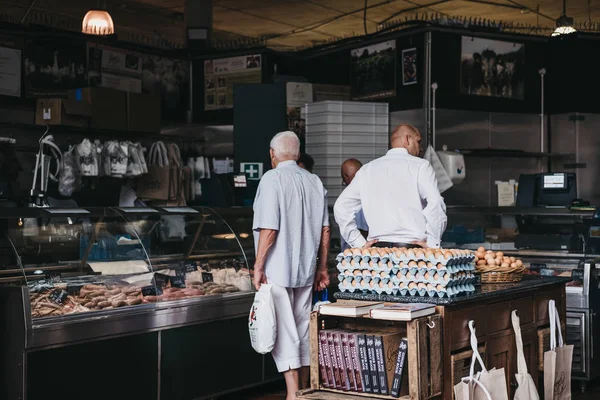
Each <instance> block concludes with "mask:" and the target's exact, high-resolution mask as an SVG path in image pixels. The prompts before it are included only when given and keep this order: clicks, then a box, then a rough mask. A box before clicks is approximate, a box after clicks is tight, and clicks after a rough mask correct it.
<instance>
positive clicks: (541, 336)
mask: <svg viewBox="0 0 600 400" xmlns="http://www.w3.org/2000/svg"><path fill="white" fill-rule="evenodd" d="M560 325H561V330H562V335H563V339H566V338H567V324H566V323H565V322H562V321H561V324H560ZM537 337H538V341H537V345H538V369H539V370H540V371H543V370H544V353H545V352H547V351H548V350H550V327H548V328H541V329H538V331H537ZM556 340H557V341H558V338H557V339H556Z"/></svg>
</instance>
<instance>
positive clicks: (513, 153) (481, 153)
mask: <svg viewBox="0 0 600 400" xmlns="http://www.w3.org/2000/svg"><path fill="white" fill-rule="evenodd" d="M457 152H458V153H460V154H462V155H464V156H465V157H493V158H546V157H548V158H561V157H563V158H566V157H574V156H575V154H574V153H537V152H529V151H521V150H501V149H468V150H457Z"/></svg>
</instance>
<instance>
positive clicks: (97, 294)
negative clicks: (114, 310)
mask: <svg viewBox="0 0 600 400" xmlns="http://www.w3.org/2000/svg"><path fill="white" fill-rule="evenodd" d="M104 293H105V292H104V291H101V290H98V291H96V292H90V293H89V294H88V295H87V297H90V298H94V297H99V296H104Z"/></svg>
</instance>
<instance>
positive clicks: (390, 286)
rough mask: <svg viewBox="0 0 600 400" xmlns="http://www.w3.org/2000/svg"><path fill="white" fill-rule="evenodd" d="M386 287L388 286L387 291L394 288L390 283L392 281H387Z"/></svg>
mask: <svg viewBox="0 0 600 400" xmlns="http://www.w3.org/2000/svg"><path fill="white" fill-rule="evenodd" d="M387 285H388V289H393V288H394V282H392V281H389V282H388V284H387Z"/></svg>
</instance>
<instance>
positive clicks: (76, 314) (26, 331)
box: [0, 207, 253, 399]
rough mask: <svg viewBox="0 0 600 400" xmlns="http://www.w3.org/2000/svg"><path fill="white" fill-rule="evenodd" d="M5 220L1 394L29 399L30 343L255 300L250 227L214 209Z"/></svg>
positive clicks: (234, 309)
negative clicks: (233, 223)
mask: <svg viewBox="0 0 600 400" xmlns="http://www.w3.org/2000/svg"><path fill="white" fill-rule="evenodd" d="M0 226H1V227H2V228H3V229H4V231H5V233H6V234H5V235H2V236H3V237H2V238H0V246H1V247H2V248H3V249H2V250H3V251H2V252H0V302H1V303H0V304H1V308H0V319H1V321H0V323H2V324H3V325H4V326H12V327H15V328H14V329H10V330H6V329H5V330H3V331H2V333H1V335H2V337H0V340H1V342H0V343H2V346H3V347H4V349H3V350H4V351H5V352H4V354H6V353H7V352H8V353H10V356H9V357H4V360H3V367H4V369H5V371H6V370H8V371H14V373H15V376H13V377H11V376H5V377H4V381H5V382H3V383H7V382H10V381H11V380H12V381H13V384H11V385H12V386H13V387H12V388H7V387H6V385H0V387H3V394H4V395H2V396H0V398H4V399H12V398H20V399H26V382H25V380H23V382H21V383H20V384H18V385H16V386H15V384H14V379H13V378H15V377H18V376H26V375H27V371H26V368H27V363H22V362H20V361H19V360H22V359H23V356H26V355H27V354H28V353H29V352H31V351H39V350H44V349H50V348H55V347H61V346H69V345H72V344H77V343H85V342H89V341H94V340H100V339H107V338H116V337H122V336H126V335H132V334H141V333H144V332H157V331H161V330H168V329H171V328H173V327H182V326H188V325H197V324H200V323H207V322H211V321H219V320H222V319H228V318H240V317H244V318H245V317H246V316H247V312H248V310H249V308H250V305H251V303H252V299H253V286H252V283H251V277H250V273H249V267H248V265H249V263H248V259H247V258H246V252H245V251H244V249H243V248H242V246H241V244H240V241H239V237H240V236H241V237H242V238H247V237H248V236H251V235H249V233H244V232H242V233H239V232H238V233H235V232H234V231H233V230H232V229H231V227H230V226H229V225H228V224H227V222H226V221H225V220H224V219H223V218H221V217H220V216H219V215H218V214H217V213H216V212H215V211H214V210H212V209H208V208H189V207H177V208H168V207H165V208H99V209H96V208H93V209H91V208H90V209H88V208H86V209H46V208H40V209H10V210H8V209H4V210H3V209H0ZM252 250H253V249H252ZM249 254H251V252H249ZM159 338H160V335H159ZM159 348H160V346H159ZM15 369H16V370H15ZM19 369H25V371H22V370H21V371H19ZM157 369H158V370H159V371H160V368H158V367H157ZM158 373H159V374H160V372H158ZM9 375H10V374H9ZM17 380H18V379H17ZM11 385H9V386H11Z"/></svg>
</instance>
